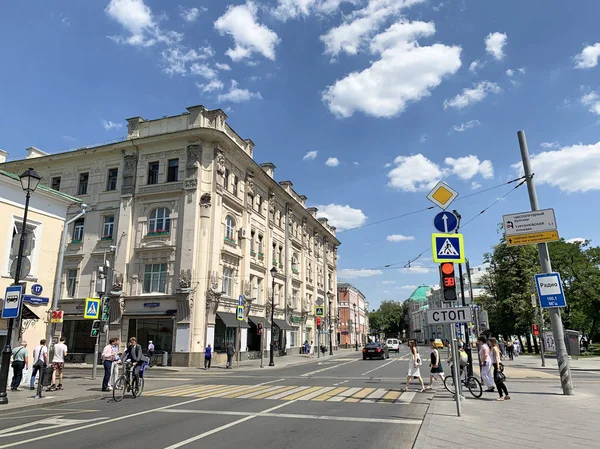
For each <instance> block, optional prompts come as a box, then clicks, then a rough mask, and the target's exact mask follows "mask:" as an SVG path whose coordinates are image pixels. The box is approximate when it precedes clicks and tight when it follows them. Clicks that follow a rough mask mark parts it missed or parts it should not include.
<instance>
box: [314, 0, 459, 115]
mask: <svg viewBox="0 0 600 449" xmlns="http://www.w3.org/2000/svg"><path fill="white" fill-rule="evenodd" d="M372 1H373V0H372ZM434 32H435V28H434V26H433V23H425V22H406V21H402V22H399V23H396V24H394V25H392V26H390V27H389V28H388V29H387V30H386V31H384V32H383V33H381V34H379V35H378V36H375V38H374V39H373V40H372V42H371V47H370V50H371V51H372V52H373V53H379V54H380V55H381V58H380V59H379V60H377V61H375V62H373V63H372V65H371V66H370V67H368V68H367V69H365V70H363V71H362V72H352V73H350V74H348V75H347V76H346V77H345V78H342V79H341V80H337V81H336V82H335V83H334V84H333V85H332V86H329V87H327V89H326V90H325V91H324V92H323V95H322V98H323V101H325V103H326V104H327V105H328V107H329V110H330V111H331V112H332V113H333V114H335V115H337V116H338V117H350V116H352V114H354V112H356V111H361V112H364V113H365V114H367V115H371V116H374V117H393V116H395V115H397V114H399V113H401V112H403V111H404V109H405V108H406V105H407V103H409V102H411V101H418V100H420V99H421V98H423V97H425V96H428V95H430V91H431V90H432V89H433V88H435V87H437V86H438V85H439V84H440V83H441V82H442V79H443V77H444V76H446V75H449V74H453V73H456V71H458V69H459V68H460V65H461V62H460V54H461V51H462V49H461V48H460V47H458V46H454V47H449V46H446V45H442V44H434V45H431V46H420V45H419V44H418V43H417V42H416V39H417V38H418V37H420V36H430V35H432V34H433V33H434Z"/></svg>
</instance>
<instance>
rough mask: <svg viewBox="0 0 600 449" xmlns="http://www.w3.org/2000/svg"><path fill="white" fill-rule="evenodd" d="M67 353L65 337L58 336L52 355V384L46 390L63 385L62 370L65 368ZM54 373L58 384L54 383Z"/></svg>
mask: <svg viewBox="0 0 600 449" xmlns="http://www.w3.org/2000/svg"><path fill="white" fill-rule="evenodd" d="M66 355H67V345H66V344H65V337H60V340H59V342H58V343H57V344H55V345H54V357H52V368H54V371H53V372H52V385H50V388H48V391H55V390H62V389H63V385H62V381H63V370H64V368H65V356H66ZM56 373H58V386H57V385H56Z"/></svg>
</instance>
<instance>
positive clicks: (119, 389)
mask: <svg viewBox="0 0 600 449" xmlns="http://www.w3.org/2000/svg"><path fill="white" fill-rule="evenodd" d="M126 387H127V379H126V378H125V376H120V377H119V378H118V379H117V381H116V382H115V385H114V386H113V399H114V400H115V402H121V401H122V400H123V396H125V388H126Z"/></svg>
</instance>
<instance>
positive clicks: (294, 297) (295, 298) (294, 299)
mask: <svg viewBox="0 0 600 449" xmlns="http://www.w3.org/2000/svg"><path fill="white" fill-rule="evenodd" d="M297 308H298V290H296V289H293V290H292V309H297Z"/></svg>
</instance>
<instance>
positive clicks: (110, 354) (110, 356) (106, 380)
mask: <svg viewBox="0 0 600 449" xmlns="http://www.w3.org/2000/svg"><path fill="white" fill-rule="evenodd" d="M114 343H115V339H114V338H111V339H110V341H109V342H108V344H107V345H106V346H105V347H104V349H102V365H103V366H104V377H103V378H102V391H110V390H112V385H111V384H112V382H111V381H110V378H111V376H112V368H113V363H114V361H115V353H114V351H113V345H114Z"/></svg>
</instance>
